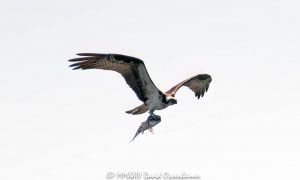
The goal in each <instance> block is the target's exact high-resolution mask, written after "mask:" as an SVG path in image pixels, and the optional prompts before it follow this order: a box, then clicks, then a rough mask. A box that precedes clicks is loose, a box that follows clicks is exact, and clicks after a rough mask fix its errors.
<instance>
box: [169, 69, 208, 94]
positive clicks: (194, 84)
mask: <svg viewBox="0 0 300 180" xmlns="http://www.w3.org/2000/svg"><path fill="white" fill-rule="evenodd" d="M211 81H212V79H211V76H210V75H208V74H199V75H197V76H194V77H191V78H189V79H186V80H184V81H182V82H180V83H178V84H177V85H175V86H174V87H172V88H171V89H170V90H168V91H167V92H166V94H168V95H170V96H173V97H174V96H175V94H176V92H177V91H178V89H179V88H181V87H182V86H186V87H188V88H190V89H191V90H192V91H194V93H195V96H196V97H197V98H198V99H199V98H200V96H201V97H203V95H204V93H205V92H206V91H207V90H208V87H209V84H210V82H211Z"/></svg>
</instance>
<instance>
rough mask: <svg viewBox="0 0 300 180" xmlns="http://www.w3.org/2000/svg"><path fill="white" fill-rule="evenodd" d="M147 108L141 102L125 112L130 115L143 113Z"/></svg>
mask: <svg viewBox="0 0 300 180" xmlns="http://www.w3.org/2000/svg"><path fill="white" fill-rule="evenodd" d="M148 110H149V109H148V108H147V106H146V105H145V104H142V105H140V106H138V107H136V108H134V109H131V110H129V111H126V113H128V114H132V115H137V114H143V113H145V112H147V111H148Z"/></svg>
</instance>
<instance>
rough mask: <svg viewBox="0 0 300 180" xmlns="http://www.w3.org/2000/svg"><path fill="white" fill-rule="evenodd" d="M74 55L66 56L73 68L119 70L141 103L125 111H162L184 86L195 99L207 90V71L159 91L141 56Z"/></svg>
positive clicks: (173, 102) (208, 82)
mask: <svg viewBox="0 0 300 180" xmlns="http://www.w3.org/2000/svg"><path fill="white" fill-rule="evenodd" d="M77 55H78V56H80V57H78V58H74V59H70V60H69V61H70V62H74V63H73V64H71V65H70V67H73V70H75V69H82V70H86V69H103V70H111V71H116V72H118V73H120V74H121V75H122V76H123V77H124V79H125V81H126V83H127V84H128V85H129V87H130V88H131V89H132V90H133V91H134V92H135V94H136V95H137V97H138V98H139V100H141V101H142V102H143V103H142V104H141V105H140V106H138V107H135V108H133V109H131V110H129V111H126V113H128V114H133V115H136V114H142V113H145V112H149V113H150V116H152V115H154V111H155V110H162V109H165V108H167V107H168V106H171V105H174V104H177V100H176V99H175V95H176V92H177V91H178V90H179V89H180V88H181V87H183V86H186V87H188V88H189V89H190V90H192V91H193V92H194V93H195V96H196V97H197V98H198V99H199V98H200V97H203V95H204V93H205V92H207V90H208V87H209V84H210V82H211V81H212V78H211V76H210V75H208V74H198V75H195V76H193V77H190V78H188V79H186V80H184V81H182V82H180V83H178V84H176V85H175V86H173V87H172V88H171V89H170V90H168V91H166V92H162V91H161V90H159V89H158V88H157V87H156V85H155V84H154V83H153V81H152V80H151V78H150V75H149V74H148V71H147V69H146V66H145V64H144V62H143V61H142V60H141V59H138V58H135V57H131V56H126V55H121V54H95V53H79V54H77Z"/></svg>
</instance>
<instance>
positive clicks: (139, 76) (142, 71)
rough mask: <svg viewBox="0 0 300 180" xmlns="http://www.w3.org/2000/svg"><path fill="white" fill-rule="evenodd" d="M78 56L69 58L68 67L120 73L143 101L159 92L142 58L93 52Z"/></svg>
mask: <svg viewBox="0 0 300 180" xmlns="http://www.w3.org/2000/svg"><path fill="white" fill-rule="evenodd" d="M77 55H79V56H83V57H79V58H74V59H70V60H69V61H70V62H75V63H74V64H71V65H70V67H74V68H73V70H75V69H83V70H85V69H103V70H112V71H116V72H118V73H120V74H121V75H122V76H123V77H124V79H125V81H126V83H127V84H128V85H129V86H130V87H131V89H132V90H133V91H134V92H135V93H136V95H137V97H138V98H139V99H140V100H141V101H143V102H145V101H147V100H148V99H150V98H151V95H152V94H154V93H157V94H158V92H159V90H158V89H157V87H156V86H155V84H154V83H153V82H152V80H151V78H150V76H149V74H148V72H147V69H146V67H145V64H144V62H143V61H142V60H140V59H138V58H135V57H130V56H125V55H121V54H94V53H80V54H77Z"/></svg>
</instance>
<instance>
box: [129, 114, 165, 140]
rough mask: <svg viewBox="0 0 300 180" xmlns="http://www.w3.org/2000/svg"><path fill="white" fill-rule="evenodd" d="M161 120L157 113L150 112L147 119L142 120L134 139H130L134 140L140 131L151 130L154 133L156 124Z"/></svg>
mask: <svg viewBox="0 0 300 180" xmlns="http://www.w3.org/2000/svg"><path fill="white" fill-rule="evenodd" d="M160 122H161V117H160V116H158V115H155V114H150V116H148V118H147V120H146V121H144V122H142V123H141V125H140V127H139V128H138V130H137V131H136V133H135V135H134V137H133V139H132V140H131V141H130V142H132V141H133V140H134V139H135V138H136V137H137V136H138V135H139V134H140V133H142V134H144V131H146V130H149V131H150V132H151V133H153V129H152V128H153V127H154V126H156V125H157V124H158V123H160Z"/></svg>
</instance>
